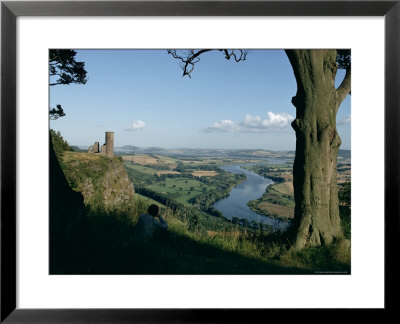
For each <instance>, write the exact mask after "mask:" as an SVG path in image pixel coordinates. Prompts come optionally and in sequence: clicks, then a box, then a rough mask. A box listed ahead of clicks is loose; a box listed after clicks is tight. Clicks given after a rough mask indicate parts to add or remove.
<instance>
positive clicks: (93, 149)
mask: <svg viewBox="0 0 400 324" xmlns="http://www.w3.org/2000/svg"><path fill="white" fill-rule="evenodd" d="M88 153H92V154H100V155H102V156H106V157H108V158H112V157H113V156H114V132H106V142H105V143H104V144H103V145H102V146H101V149H100V145H99V142H94V144H93V145H91V146H89V148H88Z"/></svg>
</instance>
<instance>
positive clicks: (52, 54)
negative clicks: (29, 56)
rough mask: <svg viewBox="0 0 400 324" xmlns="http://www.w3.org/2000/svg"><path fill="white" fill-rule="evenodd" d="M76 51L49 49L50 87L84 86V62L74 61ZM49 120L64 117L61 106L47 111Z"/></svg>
mask: <svg viewBox="0 0 400 324" xmlns="http://www.w3.org/2000/svg"><path fill="white" fill-rule="evenodd" d="M75 56H76V51H74V50H70V49H51V50H50V51H49V75H50V83H49V85H50V86H55V85H60V84H64V85H65V84H71V83H78V84H85V83H86V81H87V80H86V73H87V72H86V70H85V62H77V61H76V60H75ZM49 116H50V119H52V120H55V119H58V118H60V117H63V116H65V113H64V110H63V108H62V107H61V105H57V106H56V108H51V109H50V110H49Z"/></svg>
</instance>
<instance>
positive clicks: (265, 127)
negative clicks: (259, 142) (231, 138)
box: [206, 111, 294, 133]
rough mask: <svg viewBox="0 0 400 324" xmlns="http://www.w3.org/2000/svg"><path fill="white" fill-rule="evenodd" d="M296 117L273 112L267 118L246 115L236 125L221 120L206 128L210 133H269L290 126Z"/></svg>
mask: <svg viewBox="0 0 400 324" xmlns="http://www.w3.org/2000/svg"><path fill="white" fill-rule="evenodd" d="M293 120H294V117H293V116H291V115H289V114H286V113H282V114H275V113H273V112H271V111H269V112H268V113H267V118H264V119H262V118H261V117H260V116H252V115H246V116H245V117H244V120H243V121H241V122H239V123H235V122H233V121H232V120H221V121H219V122H215V123H214V125H213V126H210V127H208V128H206V131H208V132H243V133H246V132H247V133H248V132H267V131H269V130H272V129H282V128H285V127H287V126H288V125H290V123H291V122H292V121H293Z"/></svg>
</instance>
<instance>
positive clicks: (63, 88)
mask: <svg viewBox="0 0 400 324" xmlns="http://www.w3.org/2000/svg"><path fill="white" fill-rule="evenodd" d="M77 53H78V54H77V56H76V60H77V61H84V62H85V67H86V70H87V72H88V74H87V77H88V82H87V83H86V84H85V85H81V84H79V85H74V84H72V85H59V86H53V87H50V107H55V106H56V105H57V104H61V105H62V107H63V109H64V111H65V113H66V116H65V117H62V118H60V119H58V120H55V121H51V122H50V127H51V128H53V129H55V130H59V131H60V132H61V134H62V136H63V137H64V138H65V139H66V140H67V141H68V143H69V144H71V145H82V146H88V145H92V144H93V142H95V141H99V142H100V143H101V144H102V143H103V141H104V132H105V131H113V132H114V133H115V146H123V145H135V146H141V147H148V146H157V147H164V148H183V147H187V148H226V149H235V148H236V149H245V148H248V149H267V150H294V149H295V134H294V131H293V129H292V128H291V126H290V123H291V121H292V120H293V119H294V116H295V115H296V112H295V108H294V107H293V105H292V104H291V98H292V97H293V96H294V95H295V94H296V81H295V79H294V75H293V71H292V68H291V66H290V63H289V60H288V59H287V57H286V54H285V53H284V51H283V50H253V51H251V53H250V54H248V56H247V60H246V61H243V62H239V63H236V62H234V60H229V61H228V60H226V59H225V58H224V55H223V54H222V53H221V52H217V51H213V52H208V53H205V54H203V55H202V56H201V61H200V62H198V63H197V64H196V66H195V69H194V71H193V72H192V74H191V76H192V78H189V77H182V70H181V68H180V67H179V61H178V60H176V59H174V58H173V57H172V56H170V55H168V54H167V51H166V50H77ZM343 76H344V71H343V70H339V72H338V76H337V82H338V83H339V82H340V81H341V79H342V78H343ZM350 100H351V98H350V96H348V97H347V98H346V99H345V101H344V102H343V103H342V105H341V107H340V109H339V112H338V116H337V128H338V132H339V135H340V136H341V138H342V146H341V148H342V149H350Z"/></svg>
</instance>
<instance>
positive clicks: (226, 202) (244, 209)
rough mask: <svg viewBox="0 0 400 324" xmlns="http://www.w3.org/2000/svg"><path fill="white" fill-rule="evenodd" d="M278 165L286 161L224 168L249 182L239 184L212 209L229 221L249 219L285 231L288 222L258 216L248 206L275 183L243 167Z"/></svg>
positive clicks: (235, 165)
mask: <svg viewBox="0 0 400 324" xmlns="http://www.w3.org/2000/svg"><path fill="white" fill-rule="evenodd" d="M276 163H285V161H282V160H271V161H268V163H266V162H265V163H246V164H232V165H225V166H222V167H221V169H223V170H225V171H227V172H232V173H243V174H245V175H246V177H247V180H245V181H243V182H241V183H240V184H238V185H237V186H236V187H235V188H233V189H232V191H231V193H230V194H229V196H228V197H226V198H223V199H221V200H218V201H217V202H215V203H214V205H213V206H212V207H214V208H215V209H216V210H218V211H220V212H221V213H222V214H223V215H224V216H225V217H226V218H228V219H232V218H233V217H238V218H239V219H240V218H247V219H248V220H249V221H250V222H251V221H252V220H255V221H256V222H257V223H263V224H268V225H270V226H272V228H274V229H280V230H283V229H285V228H287V226H288V224H289V223H288V222H287V221H285V220H281V219H278V218H273V217H269V216H264V215H260V214H257V213H255V212H254V211H252V210H251V209H250V208H249V206H247V203H248V202H249V201H250V200H254V199H258V198H260V197H261V196H262V195H263V194H264V192H265V189H266V188H267V187H268V186H269V185H270V184H272V183H274V182H273V181H272V180H271V179H268V178H264V177H262V176H260V175H258V174H256V173H254V172H251V171H249V170H246V169H243V168H242V166H249V165H260V164H276Z"/></svg>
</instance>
